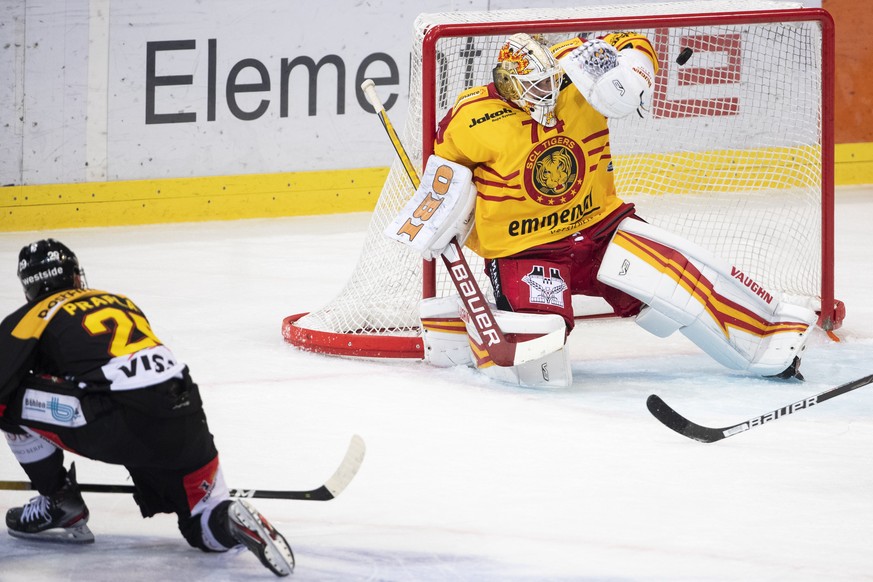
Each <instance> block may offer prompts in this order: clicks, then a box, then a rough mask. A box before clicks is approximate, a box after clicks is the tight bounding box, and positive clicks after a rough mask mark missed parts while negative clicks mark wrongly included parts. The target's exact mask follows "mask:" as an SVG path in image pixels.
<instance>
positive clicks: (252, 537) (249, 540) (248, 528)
mask: <svg viewBox="0 0 873 582" xmlns="http://www.w3.org/2000/svg"><path fill="white" fill-rule="evenodd" d="M227 516H228V518H229V519H228V522H227V523H228V527H229V528H230V534H231V535H232V536H233V538H234V539H235V540H236V541H238V542H239V543H241V544H243V545H244V546H245V547H246V548H248V549H249V551H251V552H252V553H253V554H255V555H256V556H257V557H258V559H259V560H260V561H261V563H262V564H263V565H264V566H266V567H267V568H269V569H270V570H271V571H272V572H273V573H274V574H275V575H276V576H287V575H288V574H290V573H291V572H293V571H294V553H293V552H292V551H291V547H290V546H289V545H288V542H287V541H285V538H284V537H283V536H282V534H280V533H279V532H278V531H276V528H274V527H273V526H272V525H270V522H268V521H267V520H266V519H265V518H264V517H263V516H262V515H261V514H260V513H258V511H257V510H256V509H255V508H254V507H252V506H251V505H249V504H248V503H246V502H245V501H234V502H233V503H231V504H230V505H229V506H228V508H227Z"/></svg>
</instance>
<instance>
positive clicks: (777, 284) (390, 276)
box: [282, 0, 845, 358]
mask: <svg viewBox="0 0 873 582" xmlns="http://www.w3.org/2000/svg"><path fill="white" fill-rule="evenodd" d="M701 11H706V12H705V13H701ZM621 30H633V31H637V32H641V33H643V34H646V35H647V36H648V38H649V39H650V40H651V41H652V43H653V45H654V47H655V49H656V51H657V52H658V55H659V59H660V64H661V70H660V71H659V73H658V75H657V76H656V87H655V92H654V98H653V103H652V106H651V111H650V112H649V114H648V115H647V116H645V117H643V118H640V117H638V116H636V115H632V116H630V117H628V118H624V119H612V120H610V122H609V126H610V147H611V153H612V161H613V166H614V172H615V183H616V189H617V191H618V193H619V196H621V197H622V198H623V199H624V200H626V201H628V202H633V203H635V204H636V207H637V212H638V214H639V215H640V216H641V217H643V218H644V219H645V220H646V221H648V222H650V223H652V224H655V225H658V226H661V227H663V228H665V229H667V230H669V231H671V232H674V233H676V234H679V235H682V236H684V237H686V238H688V239H690V240H692V241H694V242H696V243H697V244H700V245H702V246H704V247H707V248H709V249H710V250H711V251H712V252H714V253H715V254H716V255H718V256H720V257H722V258H723V259H724V260H726V261H728V262H730V263H731V264H732V265H734V266H735V267H737V268H738V269H739V270H740V271H741V273H740V272H738V273H736V276H738V277H740V278H742V279H743V280H744V281H755V282H757V283H758V284H760V285H762V286H763V287H764V288H767V289H768V290H775V291H779V292H781V293H783V294H784V296H786V297H790V298H791V300H792V301H795V302H799V303H801V304H804V305H806V306H808V307H810V308H812V309H815V310H816V311H818V312H819V314H820V319H819V325H820V326H821V327H822V328H823V329H825V330H828V331H830V330H833V329H836V328H837V327H839V325H840V323H841V321H842V317H843V316H844V313H845V310H844V308H843V306H842V303H840V302H839V301H837V300H835V298H834V288H833V280H834V269H833V253H834V249H833V238H834V226H833V192H834V181H833V151H834V144H833V91H834V78H833V75H834V25H833V20H832V19H831V17H830V16H829V15H828V13H827V12H826V11H824V10H822V9H805V8H802V6H801V5H800V4H798V3H796V2H794V3H786V2H772V1H762V0H757V1H755V0H711V1H709V2H674V3H664V4H644V5H630V4H628V5H616V6H609V7H607V6H588V7H580V8H573V9H520V10H506V11H491V12H452V13H441V14H422V15H420V16H419V17H418V18H417V19H416V22H415V31H414V33H415V39H414V42H413V50H412V61H411V63H412V67H411V71H410V96H409V108H408V113H407V122H406V126H405V129H404V137H403V145H404V146H405V147H406V149H407V153H408V155H409V157H410V159H411V160H412V162H413V164H414V165H416V167H418V168H421V167H422V161H423V160H426V159H427V157H428V156H429V155H430V154H431V152H432V149H433V139H434V134H435V130H436V127H437V123H438V122H439V121H440V120H441V119H442V117H443V116H444V115H445V113H446V112H447V111H448V110H449V109H450V108H451V107H452V106H453V105H454V100H455V97H456V96H457V95H458V94H459V93H460V92H461V91H462V90H464V89H466V88H468V87H473V86H477V85H484V84H487V83H490V82H491V69H492V68H493V66H494V63H495V62H496V57H497V51H498V50H499V47H500V46H501V45H502V44H503V42H504V41H505V38H506V37H507V36H508V35H510V34H512V33H515V32H527V33H529V34H540V35H542V36H543V38H544V39H545V40H546V41H548V42H550V43H554V42H558V41H560V40H563V39H566V38H568V37H570V36H574V35H575V36H583V37H593V36H601V35H603V34H606V33H608V32H613V31H621ZM686 49H690V58H687V59H683V58H680V57H679V55H680V53H681V54H683V57H689V51H688V50H686ZM677 59H678V60H677ZM386 142H387V139H386ZM385 147H386V150H390V146H389V145H388V144H387V143H386V146H385ZM412 193H413V188H412V186H411V184H410V181H409V179H408V176H407V175H406V172H405V170H404V168H403V165H402V164H401V163H400V162H399V161H398V160H395V161H394V163H393V164H392V166H391V169H390V171H389V174H388V177H387V179H386V181H385V185H384V187H383V189H382V193H381V195H380V198H379V200H378V202H377V204H376V207H375V209H374V211H373V215H372V218H371V221H370V224H369V227H368V231H367V233H366V237H365V242H364V247H363V249H362V251H361V255H360V258H359V261H358V264H357V266H356V268H355V271H354V272H353V274H352V276H351V277H350V279H349V281H348V282H347V284H346V286H345V287H344V289H343V290H342V292H341V293H340V294H339V295H338V296H337V297H336V298H334V299H333V300H332V301H331V302H330V303H328V304H327V305H326V306H324V307H323V308H321V309H319V310H317V311H313V312H311V313H308V314H307V313H303V314H297V315H291V316H289V317H286V318H285V320H284V321H283V325H282V335H283V337H284V338H285V340H286V341H287V342H289V343H291V344H293V345H295V346H298V347H300V348H303V349H306V350H311V351H315V352H320V353H325V354H332V355H343V356H358V357H371V358H421V357H422V356H423V342H422V339H421V336H420V321H419V317H418V306H419V301H420V300H421V299H422V298H423V297H434V296H438V297H439V296H444V295H448V294H452V293H454V292H455V290H454V287H453V285H452V283H451V281H450V279H449V278H448V276H447V274H446V273H445V272H444V271H445V269H444V267H443V266H442V265H441V264H438V263H440V262H439V261H422V260H421V258H420V257H419V256H418V255H415V254H414V253H412V252H411V251H409V250H408V248H407V247H406V246H405V245H402V244H399V243H397V242H395V241H392V240H389V239H388V238H387V237H385V236H384V235H383V234H382V231H383V230H384V229H385V227H386V226H387V225H388V223H390V221H391V220H392V219H393V218H394V216H396V214H397V212H399V211H400V209H401V208H402V207H403V205H404V204H405V203H406V201H407V200H408V199H409V198H410V197H411V195H412ZM465 254H466V255H467V258H468V261H469V263H470V266H471V269H472V270H473V271H475V272H479V273H480V278H479V284H480V286H481V288H482V289H483V290H490V284H489V283H488V281H487V278H486V277H485V275H484V269H483V267H482V260H481V258H480V257H478V256H476V255H474V253H472V252H471V251H469V250H466V253H465ZM574 309H576V310H577V317H578V316H580V312H581V311H583V310H584V309H586V307H585V306H584V305H583V306H580V307H577V304H576V301H575V300H574Z"/></svg>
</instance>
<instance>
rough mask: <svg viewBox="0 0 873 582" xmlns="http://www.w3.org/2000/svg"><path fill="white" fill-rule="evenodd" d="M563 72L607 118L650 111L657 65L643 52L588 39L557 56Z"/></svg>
mask: <svg viewBox="0 0 873 582" xmlns="http://www.w3.org/2000/svg"><path fill="white" fill-rule="evenodd" d="M558 64H559V65H561V68H562V69H564V73H566V74H567V76H568V77H570V80H571V81H573V84H574V85H576V87H577V88H578V89H579V92H580V93H582V96H583V97H585V100H586V101H588V103H590V104H591V106H592V107H594V109H596V110H597V111H598V112H599V113H600V114H602V115H603V116H604V117H616V118H619V117H625V116H627V115H629V114H631V113H633V112H634V111H637V112H638V113H639V114H640V117H642V111H648V110H649V105H650V103H651V101H652V93H653V92H654V89H655V68H654V65H653V63H652V60H651V59H650V58H649V57H648V55H646V54H645V53H643V52H642V51H639V50H636V49H634V48H630V47H628V48H626V49H624V50H621V51H618V50H616V48H615V47H614V46H612V45H611V44H609V43H608V42H606V41H603V40H600V39H592V40H588V41H586V42H585V43H584V44H583V45H582V46H580V47H579V48H577V49H575V50H573V51H571V52H570V53H568V54H567V55H565V56H563V57H561V58H560V59H558Z"/></svg>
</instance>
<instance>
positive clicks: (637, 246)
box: [597, 219, 817, 379]
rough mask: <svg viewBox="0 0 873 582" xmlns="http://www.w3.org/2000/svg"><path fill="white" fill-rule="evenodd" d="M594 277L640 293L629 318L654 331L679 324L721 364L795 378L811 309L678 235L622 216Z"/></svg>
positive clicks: (664, 334) (814, 317)
mask: <svg viewBox="0 0 873 582" xmlns="http://www.w3.org/2000/svg"><path fill="white" fill-rule="evenodd" d="M597 278H598V280H600V281H601V282H603V283H605V284H607V285H610V286H613V287H616V288H618V289H621V290H622V291H624V292H625V293H628V294H630V295H632V296H633V297H636V298H637V299H639V300H640V301H642V302H643V303H644V304H645V305H646V307H644V308H643V309H642V311H641V312H640V314H639V315H638V316H637V318H636V322H637V324H639V325H640V326H641V327H642V328H644V329H646V330H647V331H649V332H651V333H653V334H654V335H656V336H658V337H667V336H669V335H671V334H672V333H673V332H675V331H676V330H679V331H680V332H681V333H682V334H683V335H685V336H686V337H688V339H690V340H691V341H692V342H694V343H695V344H696V345H697V346H698V347H700V348H701V349H702V350H703V351H704V352H706V353H707V354H708V355H709V356H711V357H712V358H713V359H715V360H716V361H717V362H719V363H721V364H722V365H724V366H726V367H728V368H731V369H734V370H745V371H748V372H752V373H755V374H760V375H762V376H779V377H783V378H789V377H792V376H793V377H797V378H799V379H802V376H800V373H799V371H798V370H797V367H798V366H799V358H800V355H801V353H802V352H803V349H804V346H805V343H806V340H807V338H808V336H809V332H810V330H811V329H812V327H813V325H814V324H815V322H816V320H817V315H816V313H815V312H814V311H812V310H811V309H807V308H805V307H801V306H799V305H792V304H790V303H787V302H785V301H783V300H782V299H781V297H780V296H779V295H778V294H774V293H771V292H770V291H768V290H767V289H766V288H765V287H763V286H762V285H760V284H759V283H757V282H756V281H755V280H753V279H752V278H751V277H749V276H748V275H746V274H745V273H743V271H742V270H740V269H738V268H737V267H735V266H729V265H727V264H725V263H723V262H722V261H720V260H719V259H717V258H716V257H714V256H713V255H711V254H710V253H709V252H708V251H706V250H705V249H703V248H701V247H698V246H696V245H694V244H692V243H690V242H689V241H687V240H684V239H682V238H681V237H679V236H676V235H673V234H671V233H668V232H666V231H664V230H662V229H660V228H657V227H655V226H652V225H650V224H647V223H645V222H642V221H639V220H634V219H625V220H623V221H622V222H621V223H620V224H619V227H618V229H617V230H616V232H615V234H614V235H613V238H612V240H611V242H610V244H609V246H608V247H607V251H606V253H605V255H604V257H603V262H602V264H601V267H600V270H599V271H598V274H597Z"/></svg>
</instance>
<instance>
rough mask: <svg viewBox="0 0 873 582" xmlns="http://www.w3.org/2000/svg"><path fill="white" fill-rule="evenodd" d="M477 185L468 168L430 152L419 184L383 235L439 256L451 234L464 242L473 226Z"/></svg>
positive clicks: (418, 250) (429, 257)
mask: <svg viewBox="0 0 873 582" xmlns="http://www.w3.org/2000/svg"><path fill="white" fill-rule="evenodd" d="M475 204H476V187H475V186H474V185H473V173H472V172H471V171H470V169H469V168H467V167H465V166H462V165H461V164H457V163H455V162H452V161H449V160H446V159H444V158H441V157H439V156H437V155H432V156H430V157H429V158H428V160H427V165H426V166H425V168H424V175H423V176H422V178H421V184H420V185H419V187H418V189H417V190H416V191H415V194H414V195H413V197H412V199H411V200H410V201H409V202H407V203H406V205H405V206H404V207H403V210H401V211H400V213H399V214H398V215H397V217H396V218H395V219H394V220H393V221H392V222H391V224H389V225H388V226H387V227H386V228H385V231H384V232H385V236H387V237H388V238H391V239H394V240H396V241H399V242H402V243H403V244H406V245H408V246H410V247H411V248H412V249H414V250H415V251H416V252H418V253H419V254H421V256H422V257H424V258H425V259H428V260H430V259H433V258H435V257H438V256H440V254H442V251H443V250H444V249H445V248H446V246H448V244H449V242H450V241H451V240H452V238H457V240H458V243H459V244H461V245H463V244H464V241H466V240H467V236H469V234H470V231H471V230H472V229H473V207H474V205H475Z"/></svg>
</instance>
